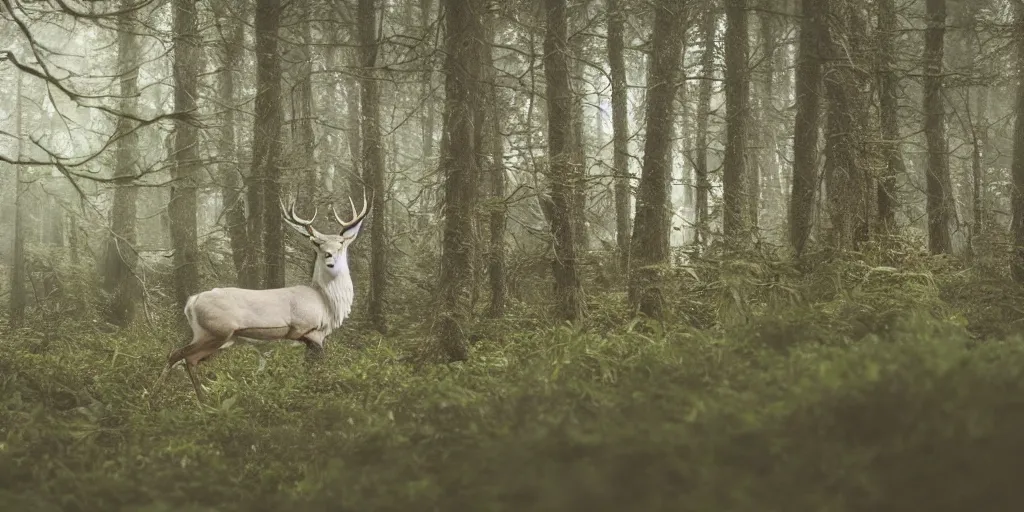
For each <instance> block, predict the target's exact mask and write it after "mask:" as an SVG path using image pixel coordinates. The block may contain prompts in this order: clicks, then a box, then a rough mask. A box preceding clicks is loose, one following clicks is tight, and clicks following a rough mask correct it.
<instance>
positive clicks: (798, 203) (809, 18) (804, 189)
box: [789, 0, 825, 255]
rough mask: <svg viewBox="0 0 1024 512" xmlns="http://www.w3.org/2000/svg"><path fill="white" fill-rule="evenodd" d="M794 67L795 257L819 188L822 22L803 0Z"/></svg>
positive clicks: (818, 5) (815, 5)
mask: <svg viewBox="0 0 1024 512" xmlns="http://www.w3.org/2000/svg"><path fill="white" fill-rule="evenodd" d="M802 15H803V17H802V19H801V20H800V47H799V49H798V55H797V65H796V86H795V87H796V121H795V123H794V130H793V184H792V193H791V197H790V205H789V243H790V244H792V246H793V250H794V251H795V252H796V254H797V255H800V254H802V253H803V251H804V248H805V247H806V246H807V240H808V239H809V238H810V236H811V220H812V218H813V213H814V192H815V190H816V189H817V188H818V167H817V166H818V129H819V123H820V119H819V118H820V116H821V59H822V55H821V53H822V49H821V44H822V39H823V34H821V33H820V32H819V31H820V30H821V24H822V23H823V22H824V21H825V17H824V16H823V12H822V2H819V1H817V0H803V7H802Z"/></svg>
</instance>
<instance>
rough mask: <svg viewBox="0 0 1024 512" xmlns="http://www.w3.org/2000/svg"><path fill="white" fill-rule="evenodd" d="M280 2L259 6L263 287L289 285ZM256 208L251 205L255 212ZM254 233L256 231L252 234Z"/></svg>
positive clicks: (257, 158)
mask: <svg viewBox="0 0 1024 512" xmlns="http://www.w3.org/2000/svg"><path fill="white" fill-rule="evenodd" d="M280 23H281V2H280V0H257V3H256V20H255V26H256V98H255V105H254V106H255V111H256V117H255V119H254V121H253V141H252V171H251V172H252V175H254V176H258V177H259V178H258V179H259V180H260V183H261V185H262V187H260V188H261V189H262V194H261V196H262V197H261V198H260V199H259V201H260V204H259V205H258V206H261V207H262V208H261V212H262V226H263V230H262V232H263V262H264V265H265V266H264V278H263V286H264V287H266V288H280V287H283V286H284V284H285V279H284V278H285V257H284V230H283V226H282V223H281V215H280V214H279V213H278V209H279V208H280V206H279V205H280V203H281V202H282V198H281V183H280V180H281V168H280V161H279V160H280V154H281V124H282V120H283V118H284V112H283V110H282V107H281V61H280V56H279V55H278V29H279V28H280ZM255 206H256V205H253V204H251V203H250V206H249V211H250V212H252V211H253V210H254V208H255ZM250 233H252V231H250Z"/></svg>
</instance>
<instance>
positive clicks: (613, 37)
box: [607, 0, 631, 274]
mask: <svg viewBox="0 0 1024 512" xmlns="http://www.w3.org/2000/svg"><path fill="white" fill-rule="evenodd" d="M607 2H608V3H607V9H608V65H609V68H610V69H611V85H612V146H613V149H614V151H615V155H614V157H613V160H612V166H613V171H612V173H613V175H614V177H615V187H614V188H615V245H616V247H617V248H618V251H619V269H620V271H622V272H623V274H625V273H626V272H627V271H628V270H629V251H630V249H629V246H630V242H629V239H630V227H631V226H630V223H629V210H630V205H629V201H630V196H631V194H630V184H629V176H630V173H629V111H628V107H629V105H628V102H627V92H628V91H627V84H626V59H625V56H624V55H623V53H624V46H625V44H624V42H623V38H624V36H623V32H625V19H626V14H625V12H624V11H623V9H622V6H621V5H620V0H607Z"/></svg>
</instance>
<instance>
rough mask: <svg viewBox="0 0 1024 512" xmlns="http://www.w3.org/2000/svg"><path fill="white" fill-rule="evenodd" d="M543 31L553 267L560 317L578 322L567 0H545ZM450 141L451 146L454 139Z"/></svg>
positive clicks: (580, 304) (580, 303)
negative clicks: (545, 29)
mask: <svg viewBox="0 0 1024 512" xmlns="http://www.w3.org/2000/svg"><path fill="white" fill-rule="evenodd" d="M544 5H545V7H546V10H547V31H546V35H545V37H544V76H545V78H546V79H547V104H548V159H549V162H550V163H549V165H550V171H549V174H550V176H549V177H550V180H551V202H552V205H553V208H552V218H551V233H552V235H553V236H554V248H555V261H554V263H553V265H552V270H553V273H554V278H555V294H556V295H557V301H558V316H559V318H561V319H563V320H568V321H576V320H578V319H580V318H582V317H583V314H584V302H583V285H582V283H581V282H580V277H579V269H578V268H577V259H576V257H577V255H576V251H577V245H576V236H575V235H576V233H575V229H574V228H575V225H576V221H575V218H574V217H575V216H574V209H573V203H574V201H573V192H574V188H573V143H572V140H573V126H572V124H573V123H572V101H573V100H572V90H571V87H570V83H569V62H568V60H569V59H568V57H569V45H568V34H567V32H568V28H567V19H566V0H545V4H544ZM452 144H453V145H454V144H455V141H454V139H453V140H452Z"/></svg>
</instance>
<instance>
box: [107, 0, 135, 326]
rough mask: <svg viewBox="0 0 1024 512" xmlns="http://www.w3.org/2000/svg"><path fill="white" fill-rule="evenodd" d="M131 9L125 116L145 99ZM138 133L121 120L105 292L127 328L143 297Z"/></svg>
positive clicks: (124, 62) (121, 66) (122, 56)
mask: <svg viewBox="0 0 1024 512" xmlns="http://www.w3.org/2000/svg"><path fill="white" fill-rule="evenodd" d="M130 7H131V2H130V1H128V0H122V1H121V8H122V9H124V10H125V11H128V12H126V13H124V14H121V15H120V16H118V18H117V29H118V30H117V72H118V77H119V80H120V91H119V93H120V100H119V102H120V105H119V108H120V110H121V111H122V112H126V113H135V112H136V110H138V109H137V106H138V96H139V57H138V55H139V53H138V52H139V49H138V42H137V40H136V38H135V31H136V29H135V20H134V19H133V16H134V13H132V12H130ZM134 129H135V122H134V121H132V120H131V119H128V118H126V117H122V118H119V119H118V121H117V130H116V133H115V138H116V139H117V142H116V145H115V147H114V159H115V164H114V178H115V179H118V181H117V183H116V188H115V189H114V205H113V208H112V210H111V212H110V238H108V239H107V248H106V255H105V258H106V269H105V270H104V276H103V287H104V288H105V289H106V291H107V292H108V293H111V294H112V295H113V297H112V300H111V302H110V304H109V307H108V310H107V320H108V321H109V322H110V323H112V324H114V325H119V326H122V327H123V326H126V325H128V324H130V323H131V322H132V321H133V320H134V319H135V304H136V303H137V302H138V300H139V299H140V297H141V295H142V294H141V292H142V287H141V282H140V281H139V279H138V277H136V274H135V264H136V261H137V260H138V256H137V254H136V252H135V242H136V236H135V235H136V232H135V224H136V196H137V190H138V189H137V188H136V187H135V183H134V181H133V180H134V179H135V175H136V173H135V160H136V158H137V156H136V147H137V146H138V140H139V138H138V136H137V134H136V133H135V131H134Z"/></svg>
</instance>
